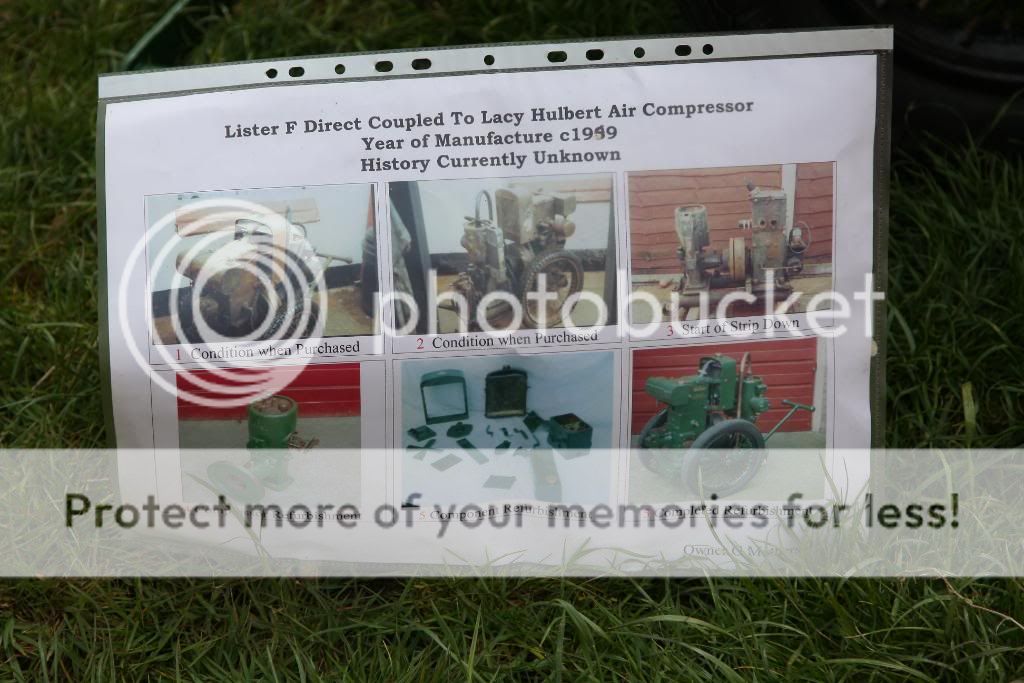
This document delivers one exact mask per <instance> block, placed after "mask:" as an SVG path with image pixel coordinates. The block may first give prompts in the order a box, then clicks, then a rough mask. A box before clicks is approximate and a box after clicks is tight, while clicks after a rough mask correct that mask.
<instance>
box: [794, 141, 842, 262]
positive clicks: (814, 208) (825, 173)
mask: <svg viewBox="0 0 1024 683" xmlns="http://www.w3.org/2000/svg"><path fill="white" fill-rule="evenodd" d="M832 168H833V164H832V162H831V161H824V162H820V163H812V164H797V165H796V200H795V201H794V203H793V219H794V220H797V221H804V222H805V223H807V224H808V225H809V226H811V238H812V239H811V248H810V249H809V250H808V251H807V255H806V257H805V260H806V261H807V262H808V263H831V262H832Z"/></svg>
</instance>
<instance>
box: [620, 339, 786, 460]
mask: <svg viewBox="0 0 1024 683" xmlns="http://www.w3.org/2000/svg"><path fill="white" fill-rule="evenodd" d="M644 389H645V391H646V392H647V393H648V394H649V395H650V396H652V397H653V398H654V399H655V400H657V401H658V402H660V403H663V404H665V406H666V409H665V411H663V413H659V414H657V415H656V416H655V417H654V418H652V420H651V422H649V423H648V425H647V426H646V427H645V428H644V430H643V433H642V438H641V443H640V447H641V448H686V447H688V446H689V445H690V444H691V443H693V441H694V440H695V439H697V437H699V436H700V435H701V434H703V433H704V432H705V431H706V430H707V429H709V428H710V427H712V426H714V425H715V424H717V423H718V422H721V421H722V420H723V419H735V418H737V417H739V418H741V419H743V420H746V421H748V422H755V421H756V420H757V417H758V416H759V415H760V414H761V413H763V412H765V411H766V410H768V408H769V407H771V404H770V402H769V401H768V399H767V398H766V396H765V394H766V393H767V391H768V387H766V386H765V383H764V381H763V380H762V379H761V378H760V377H753V376H747V377H743V378H742V379H741V378H740V374H739V370H738V368H737V363H736V359H735V358H732V357H731V356H726V355H723V354H715V355H714V356H705V357H703V358H701V359H700V362H699V364H698V370H697V374H695V375H691V376H689V377H650V378H648V380H647V383H646V384H645V386H644ZM737 400H739V402H740V403H739V405H737Z"/></svg>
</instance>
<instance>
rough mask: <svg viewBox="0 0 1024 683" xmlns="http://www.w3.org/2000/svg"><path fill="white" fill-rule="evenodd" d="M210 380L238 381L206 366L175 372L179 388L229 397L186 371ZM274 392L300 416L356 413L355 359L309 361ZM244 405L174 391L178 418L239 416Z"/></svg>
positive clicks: (205, 395)
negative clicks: (210, 402) (215, 403)
mask: <svg viewBox="0 0 1024 683" xmlns="http://www.w3.org/2000/svg"><path fill="white" fill-rule="evenodd" d="M193 374H194V375H196V376H197V377H198V378H200V379H202V380H205V381H208V382H210V383H212V384H219V385H224V386H231V385H235V386H237V385H238V384H239V382H237V381H232V380H228V379H225V378H222V377H217V376H216V375H214V374H213V373H212V372H210V371H209V370H198V371H194V372H192V373H189V374H187V375H186V374H179V375H178V376H177V386H178V389H179V390H180V391H189V392H191V393H194V394H196V395H198V396H202V397H204V398H211V399H215V398H217V397H218V396H224V397H229V395H228V394H224V393H222V392H218V391H217V390H216V389H213V390H208V389H201V388H199V387H198V386H197V385H196V384H195V382H193V381H191V380H190V375H193ZM277 393H279V394H283V395H285V396H287V397H289V398H291V399H294V400H295V401H297V402H298V404H299V416H300V417H344V416H352V415H359V410H360V399H359V363H329V364H317V365H314V364H310V365H307V366H306V367H305V368H303V369H302V371H301V372H300V373H299V374H298V375H296V376H295V377H294V378H293V379H292V381H291V382H289V383H288V384H287V385H286V386H285V387H284V388H283V389H281V390H280V391H278V392H277ZM245 418H246V407H245V406H238V407H233V408H216V407H210V406H205V405H200V404H198V403H194V402H191V401H188V400H187V399H186V398H184V397H183V396H182V395H181V394H180V393H179V395H178V419H179V420H243V419H245Z"/></svg>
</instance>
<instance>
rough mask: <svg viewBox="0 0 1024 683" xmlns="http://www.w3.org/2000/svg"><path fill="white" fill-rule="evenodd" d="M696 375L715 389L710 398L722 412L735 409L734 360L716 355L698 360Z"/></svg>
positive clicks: (735, 377)
mask: <svg viewBox="0 0 1024 683" xmlns="http://www.w3.org/2000/svg"><path fill="white" fill-rule="evenodd" d="M697 367H699V368H700V370H698V374H701V375H704V376H705V377H707V378H708V380H709V381H710V382H711V383H712V386H714V387H715V389H714V390H713V393H714V394H715V395H714V396H713V397H712V398H713V399H715V403H717V405H718V408H719V409H720V410H723V411H730V410H735V409H736V380H737V379H738V377H739V375H738V373H737V372H736V359H735V358H733V357H732V356H723V355H722V354H720V353H716V354H715V355H714V356H705V357H704V358H701V359H700V364H699V365H698V366H697Z"/></svg>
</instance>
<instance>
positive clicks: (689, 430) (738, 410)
mask: <svg viewBox="0 0 1024 683" xmlns="http://www.w3.org/2000/svg"><path fill="white" fill-rule="evenodd" d="M644 391H645V392H646V393H647V394H648V395H650V396H651V397H652V398H654V399H655V400H657V401H658V402H659V403H661V404H664V407H663V408H661V410H659V411H658V412H657V413H655V415H654V416H653V417H652V418H651V419H650V420H648V422H647V424H646V425H644V428H643V429H642V430H641V431H640V439H639V446H640V449H641V450H640V453H639V459H640V462H641V463H642V464H643V465H644V466H645V467H646V468H647V469H649V470H651V471H652V472H655V473H656V474H659V475H661V476H666V477H669V478H672V479H675V480H678V481H680V482H681V483H683V484H685V485H687V486H689V488H690V489H691V490H693V491H698V492H705V493H708V494H710V493H717V494H718V495H719V496H724V495H729V494H730V493H734V492H736V491H739V490H741V489H742V488H743V487H745V486H746V485H747V484H748V483H749V482H750V480H751V479H753V478H754V475H756V474H757V472H758V470H759V469H760V467H761V465H762V463H763V462H764V459H765V451H764V448H765V442H766V441H767V440H768V439H769V438H770V437H771V436H772V435H773V434H775V432H777V431H778V430H779V428H780V427H781V426H782V425H783V424H785V423H786V422H787V421H788V420H789V419H790V418H791V417H792V416H793V414H794V413H796V412H797V411H798V410H806V411H809V412H814V406H809V405H804V404H801V403H796V402H794V401H790V400H785V399H784V400H783V401H782V403H783V404H784V405H786V406H789V408H790V409H789V412H787V413H786V415H785V416H784V417H783V418H782V419H781V420H779V422H778V424H776V425H775V426H774V427H772V429H771V430H769V431H768V433H767V434H762V433H761V430H760V429H759V428H758V426H757V424H756V423H757V418H758V416H760V415H761V414H762V413H764V412H765V411H767V410H768V409H769V408H770V407H771V402H770V401H769V400H768V398H767V397H766V394H767V392H768V387H767V385H766V384H765V383H764V380H763V379H762V378H761V377H758V376H757V375H755V374H753V368H752V365H751V361H750V354H749V353H744V354H743V356H742V357H741V360H740V362H739V364H738V365H737V362H736V359H735V358H733V357H731V356H727V355H723V354H720V353H719V354H715V355H713V356H705V357H703V358H701V359H700V361H699V362H698V364H697V374H695V375H691V376H688V377H650V378H648V379H647V382H646V384H645V386H644ZM658 449H671V451H670V452H666V453H658V452H657V451H658ZM685 449H689V451H687V450H685Z"/></svg>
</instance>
